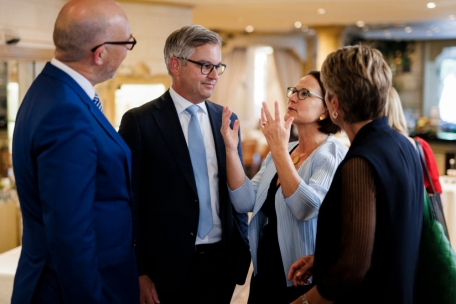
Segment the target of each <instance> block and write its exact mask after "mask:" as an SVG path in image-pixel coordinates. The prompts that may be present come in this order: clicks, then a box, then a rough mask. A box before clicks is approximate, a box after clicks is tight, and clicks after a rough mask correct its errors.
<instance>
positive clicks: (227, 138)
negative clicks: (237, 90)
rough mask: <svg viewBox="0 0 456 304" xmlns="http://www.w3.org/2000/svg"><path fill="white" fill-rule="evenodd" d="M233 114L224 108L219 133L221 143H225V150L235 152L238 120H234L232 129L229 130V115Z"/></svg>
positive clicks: (237, 139) (237, 138) (237, 137)
mask: <svg viewBox="0 0 456 304" xmlns="http://www.w3.org/2000/svg"><path fill="white" fill-rule="evenodd" d="M232 114H233V112H231V110H230V109H229V108H228V106H225V107H224V108H223V113H222V128H221V129H220V132H221V133H222V137H223V141H224V142H225V148H226V149H227V150H230V151H237V146H238V144H239V136H238V133H239V124H240V123H239V120H236V121H235V122H234V124H233V129H231V127H230V124H231V119H230V117H231V115H232Z"/></svg>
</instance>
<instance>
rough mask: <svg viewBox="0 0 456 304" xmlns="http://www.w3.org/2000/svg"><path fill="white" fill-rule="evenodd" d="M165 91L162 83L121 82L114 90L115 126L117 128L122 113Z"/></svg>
mask: <svg viewBox="0 0 456 304" xmlns="http://www.w3.org/2000/svg"><path fill="white" fill-rule="evenodd" d="M165 91H166V88H165V86H164V85H163V84H123V85H121V86H120V88H119V89H118V90H116V92H115V109H116V110H115V118H114V120H115V121H114V123H115V127H116V128H117V129H118V128H119V125H120V121H121V119H122V115H123V114H124V113H125V112H127V111H128V110H129V109H131V108H136V107H139V106H141V105H143V104H145V103H146V102H148V101H150V100H153V99H155V98H157V97H159V96H160V95H162V94H163V93H164V92H165Z"/></svg>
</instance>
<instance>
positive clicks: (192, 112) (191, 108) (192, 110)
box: [185, 105, 200, 117]
mask: <svg viewBox="0 0 456 304" xmlns="http://www.w3.org/2000/svg"><path fill="white" fill-rule="evenodd" d="M199 109H200V107H199V106H197V105H191V106H189V107H188V108H187V109H185V111H187V112H188V113H190V115H192V117H194V116H197V113H198V110H199Z"/></svg>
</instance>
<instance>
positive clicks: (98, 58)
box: [92, 45, 106, 66]
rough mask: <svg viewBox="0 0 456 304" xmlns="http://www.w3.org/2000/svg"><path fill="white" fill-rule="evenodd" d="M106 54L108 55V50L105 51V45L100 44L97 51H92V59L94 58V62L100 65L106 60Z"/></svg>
mask: <svg viewBox="0 0 456 304" xmlns="http://www.w3.org/2000/svg"><path fill="white" fill-rule="evenodd" d="M105 55H106V52H105V48H104V46H103V45H102V46H100V47H98V48H97V49H96V50H95V52H92V60H93V63H94V64H95V65H97V66H100V65H102V64H103V62H104V61H105Z"/></svg>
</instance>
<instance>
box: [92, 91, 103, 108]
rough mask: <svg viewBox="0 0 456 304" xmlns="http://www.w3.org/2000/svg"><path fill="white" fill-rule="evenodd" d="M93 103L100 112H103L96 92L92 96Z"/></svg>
mask: <svg viewBox="0 0 456 304" xmlns="http://www.w3.org/2000/svg"><path fill="white" fill-rule="evenodd" d="M93 103H94V104H95V105H96V106H97V108H98V109H100V111H101V113H103V107H102V106H101V101H100V97H98V94H97V93H95V97H94V98H93Z"/></svg>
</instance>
